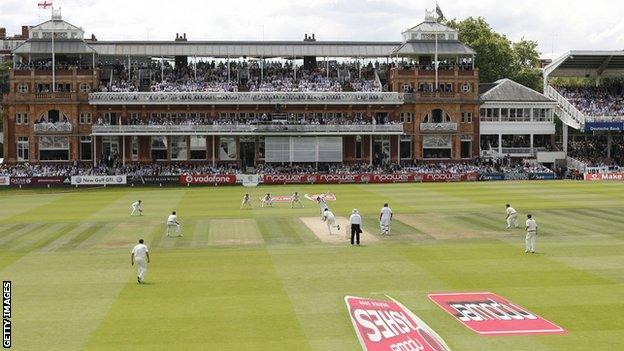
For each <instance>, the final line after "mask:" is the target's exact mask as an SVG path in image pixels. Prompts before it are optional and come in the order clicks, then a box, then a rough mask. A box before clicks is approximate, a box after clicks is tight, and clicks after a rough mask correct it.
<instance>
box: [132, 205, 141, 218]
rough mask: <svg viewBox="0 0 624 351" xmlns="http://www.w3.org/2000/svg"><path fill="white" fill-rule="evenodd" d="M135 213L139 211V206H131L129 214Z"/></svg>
mask: <svg viewBox="0 0 624 351" xmlns="http://www.w3.org/2000/svg"><path fill="white" fill-rule="evenodd" d="M135 213H141V212H139V208H138V207H134V206H133V207H132V213H130V215H131V216H134V214H135Z"/></svg>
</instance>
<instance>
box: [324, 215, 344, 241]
mask: <svg viewBox="0 0 624 351" xmlns="http://www.w3.org/2000/svg"><path fill="white" fill-rule="evenodd" d="M323 219H324V220H325V223H327V230H329V235H332V231H331V229H332V227H334V228H337V229H338V230H340V226H339V225H336V216H334V214H333V213H332V211H330V210H327V211H325V212H323Z"/></svg>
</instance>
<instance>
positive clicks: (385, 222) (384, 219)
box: [379, 204, 392, 235]
mask: <svg viewBox="0 0 624 351" xmlns="http://www.w3.org/2000/svg"><path fill="white" fill-rule="evenodd" d="M390 221H392V210H391V209H390V207H388V204H384V206H383V207H382V208H381V212H380V213H379V227H380V228H381V235H390Z"/></svg>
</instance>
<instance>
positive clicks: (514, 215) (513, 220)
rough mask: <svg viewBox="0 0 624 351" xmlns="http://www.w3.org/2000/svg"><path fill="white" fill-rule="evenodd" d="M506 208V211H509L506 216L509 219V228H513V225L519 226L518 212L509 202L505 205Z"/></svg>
mask: <svg viewBox="0 0 624 351" xmlns="http://www.w3.org/2000/svg"><path fill="white" fill-rule="evenodd" d="M505 208H506V210H505V211H506V212H507V217H505V220H506V221H507V229H509V228H511V226H512V225H513V226H514V227H515V228H518V212H516V210H515V209H514V208H513V207H511V205H509V204H507V205H505Z"/></svg>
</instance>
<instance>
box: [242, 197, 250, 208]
mask: <svg viewBox="0 0 624 351" xmlns="http://www.w3.org/2000/svg"><path fill="white" fill-rule="evenodd" d="M245 205H248V206H249V208H251V196H249V194H245V196H244V197H243V201H242V202H241V207H240V208H241V209H242V208H243V206H245Z"/></svg>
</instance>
